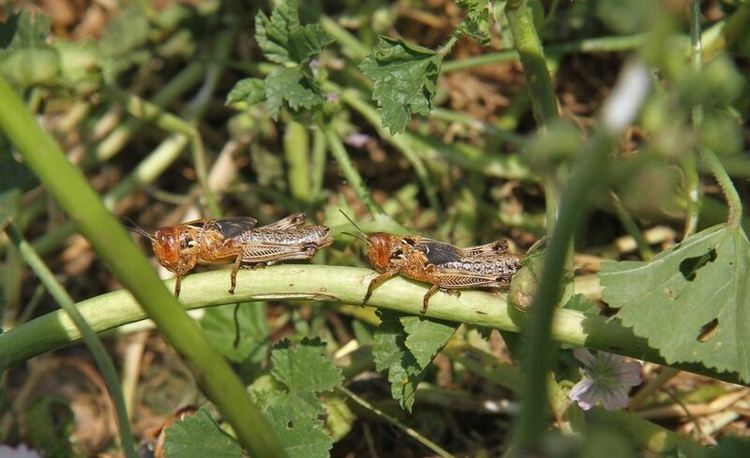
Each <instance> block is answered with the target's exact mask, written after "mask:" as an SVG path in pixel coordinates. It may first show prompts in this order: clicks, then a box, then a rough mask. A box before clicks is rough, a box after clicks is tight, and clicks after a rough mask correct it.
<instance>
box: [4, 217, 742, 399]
mask: <svg viewBox="0 0 750 458" xmlns="http://www.w3.org/2000/svg"><path fill="white" fill-rule="evenodd" d="M350 230H351V229H350ZM365 230H369V228H367V227H366V228H365ZM134 249H135V248H134ZM373 276H375V272H374V271H372V270H370V269H363V268H357V267H340V266H327V265H305V264H284V265H278V266H270V267H267V268H264V269H256V270H241V271H240V272H239V273H238V275H237V290H236V292H235V294H234V295H232V294H229V293H228V292H227V288H228V285H229V270H214V271H210V272H203V273H198V274H193V275H188V276H187V277H186V278H185V279H184V280H183V284H182V293H180V299H181V301H182V303H183V305H184V307H185V308H186V309H194V308H201V307H210V306H216V305H223V304H233V303H236V302H238V301H239V302H245V301H253V300H280V301H300V300H302V301H310V300H311V301H337V302H339V303H343V304H353V305H356V306H358V305H359V304H360V303H361V302H362V297H364V294H365V291H366V290H367V285H368V284H369V281H370V280H371V279H372V278H373ZM165 284H166V286H167V288H168V289H169V288H173V287H174V280H167V281H165ZM426 291H427V288H426V287H425V286H424V285H422V284H419V283H415V282H412V281H408V280H404V279H402V278H400V277H394V278H392V279H390V280H388V281H387V282H384V283H383V284H382V285H381V286H379V287H378V288H377V289H376V290H375V292H373V295H372V299H371V302H369V303H370V304H371V305H372V306H375V307H379V308H386V309H389V310H395V311H397V312H402V313H408V314H413V315H419V309H420V307H421V304H422V298H423V297H424V294H425V292H426ZM76 306H77V307H78V309H79V311H80V312H81V314H82V315H83V316H84V318H85V319H86V321H87V322H88V323H89V325H90V326H91V327H92V328H93V329H94V330H95V331H96V332H104V331H108V330H112V329H115V328H118V327H120V326H123V325H125V324H128V323H133V322H135V321H140V320H143V319H146V318H148V315H147V314H146V313H145V312H144V311H143V309H142V308H141V307H140V306H139V305H138V303H137V302H136V301H135V300H134V299H133V297H132V296H131V295H130V294H129V293H128V292H127V291H125V290H119V291H113V292H111V293H106V294H102V295H100V296H97V297H93V298H91V299H87V300H85V301H82V302H79V303H78V304H77V305H76ZM357 310H359V308H357ZM420 316H421V315H420ZM425 316H429V317H433V318H439V319H443V320H448V321H455V322H461V323H466V324H469V325H474V326H484V327H488V328H492V329H499V330H504V331H510V332H520V331H521V329H522V328H523V327H525V325H526V323H527V321H528V319H529V317H528V316H527V315H526V314H520V315H519V313H518V312H517V311H516V310H515V308H513V307H512V306H510V308H509V305H508V303H507V294H505V293H502V292H495V293H490V292H484V291H471V290H467V291H464V292H463V293H461V296H459V297H456V296H455V295H450V294H445V293H437V294H435V296H433V297H432V299H430V308H429V309H428V310H427V313H426V315H425ZM551 336H552V339H554V340H555V341H556V342H560V343H563V344H566V345H570V346H574V347H583V346H585V347H589V348H593V349H596V350H601V351H607V352H610V353H617V354H622V355H625V356H630V357H632V358H636V359H641V360H645V361H651V362H654V363H657V364H665V361H664V359H663V358H661V357H660V356H659V353H658V351H656V350H654V349H652V348H650V347H649V346H648V342H647V341H646V340H645V339H643V338H640V337H637V336H635V335H634V334H633V331H632V330H631V329H629V328H626V327H624V326H622V325H621V324H620V323H619V322H617V321H614V320H609V319H608V318H606V317H602V316H591V315H585V314H583V313H581V312H577V311H574V310H568V309H558V310H557V311H556V313H555V316H554V318H553V320H552V331H551ZM79 339H80V333H79V332H78V330H77V328H76V327H75V325H74V324H73V323H72V322H71V321H70V319H68V318H67V316H66V315H65V314H64V313H61V312H52V313H48V314H46V315H44V316H41V317H38V318H36V319H34V320H31V321H29V322H27V323H24V324H23V325H21V326H18V327H16V328H14V329H11V330H9V331H8V332H6V333H4V334H0V370H2V369H4V368H7V367H9V366H12V365H15V364H18V363H21V362H23V361H26V360H27V359H29V358H31V357H33V356H36V355H39V354H41V353H44V352H47V351H52V350H55V349H58V348H61V347H64V346H66V345H69V344H71V343H73V342H76V341H78V340H79ZM675 367H678V368H680V369H684V370H687V371H690V372H695V373H700V374H704V375H708V376H710V377H714V378H717V379H720V380H725V381H729V382H731V383H740V382H739V381H738V379H737V378H736V376H734V375H732V374H727V373H716V372H715V371H713V370H710V369H707V368H704V367H702V366H700V365H699V364H695V363H691V364H677V365H675ZM523 383H524V381H522V382H521V385H522V387H523Z"/></svg>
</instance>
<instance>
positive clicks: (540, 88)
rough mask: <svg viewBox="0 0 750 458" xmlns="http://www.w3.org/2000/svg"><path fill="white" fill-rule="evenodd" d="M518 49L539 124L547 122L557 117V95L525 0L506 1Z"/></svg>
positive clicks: (509, 21)
mask: <svg viewBox="0 0 750 458" xmlns="http://www.w3.org/2000/svg"><path fill="white" fill-rule="evenodd" d="M505 15H506V17H507V18H508V24H509V25H510V30H511V32H512V33H513V40H514V41H515V46H516V51H518V55H519V57H520V58H521V64H522V65H523V71H524V73H525V74H526V84H527V86H528V90H529V93H530V94H531V108H532V110H533V112H534V117H535V118H536V122H537V124H539V125H540V126H544V125H546V124H547V123H549V122H550V121H552V120H553V119H556V118H557V115H558V113H557V98H556V97H555V92H554V89H553V87H552V80H551V79H550V76H549V72H548V71H547V61H546V59H545V58H544V51H542V42H541V41H540V40H539V35H537V33H536V29H535V28H534V20H533V18H532V17H531V10H530V9H529V7H528V5H527V4H526V0H511V1H509V2H508V3H507V4H506V5H505Z"/></svg>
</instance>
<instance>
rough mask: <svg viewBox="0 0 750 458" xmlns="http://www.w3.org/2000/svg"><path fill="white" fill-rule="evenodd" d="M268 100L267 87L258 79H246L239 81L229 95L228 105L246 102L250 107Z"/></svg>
mask: <svg viewBox="0 0 750 458" xmlns="http://www.w3.org/2000/svg"><path fill="white" fill-rule="evenodd" d="M265 99H266V93H265V85H264V83H263V80H261V79H258V78H245V79H241V80H239V81H237V83H236V84H235V85H234V87H233V88H232V90H231V91H229V94H227V100H226V105H229V104H230V103H237V102H244V103H246V104H247V105H248V106H252V105H255V104H256V103H259V102H262V101H264V100H265Z"/></svg>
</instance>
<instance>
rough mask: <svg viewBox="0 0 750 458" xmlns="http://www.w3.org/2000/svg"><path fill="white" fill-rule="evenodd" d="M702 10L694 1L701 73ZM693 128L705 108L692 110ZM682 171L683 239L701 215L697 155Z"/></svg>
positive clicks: (696, 67)
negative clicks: (683, 199)
mask: <svg viewBox="0 0 750 458" xmlns="http://www.w3.org/2000/svg"><path fill="white" fill-rule="evenodd" d="M700 16H701V8H700V2H699V1H697V0H693V2H692V7H691V8H690V42H691V47H690V54H691V56H690V60H691V62H692V67H693V71H694V72H699V71H700V70H701V67H702V58H703V45H702V42H701V20H700V19H701V18H700ZM692 119H693V127H694V128H695V129H698V128H700V125H701V124H702V123H703V107H702V106H701V105H696V106H694V107H693V109H692ZM682 170H683V173H684V174H685V193H686V196H685V197H686V199H685V202H686V205H685V230H684V234H683V238H687V237H689V236H690V235H692V234H694V233H695V231H696V229H697V227H698V215H699V213H700V195H701V193H700V177H699V176H698V166H697V161H696V160H695V154H694V153H693V152H690V153H689V154H687V156H686V157H685V158H683V160H682Z"/></svg>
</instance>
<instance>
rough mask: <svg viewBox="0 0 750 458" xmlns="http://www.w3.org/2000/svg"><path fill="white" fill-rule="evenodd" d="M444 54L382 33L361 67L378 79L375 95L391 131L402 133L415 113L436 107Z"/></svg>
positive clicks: (426, 112)
mask: <svg viewBox="0 0 750 458" xmlns="http://www.w3.org/2000/svg"><path fill="white" fill-rule="evenodd" d="M441 63H442V56H440V55H438V54H437V53H436V52H435V51H433V50H431V49H428V48H424V47H422V46H417V45H412V44H408V43H406V42H404V41H402V40H398V39H394V38H388V37H385V36H382V35H381V36H380V37H379V38H378V47H377V48H376V49H375V50H374V51H373V52H372V54H370V55H369V56H368V57H367V58H365V59H364V60H363V61H362V64H361V65H360V66H359V68H360V69H361V70H362V71H363V72H364V73H365V75H367V76H368V77H370V78H371V79H372V80H373V81H374V83H375V84H374V89H373V92H372V98H373V100H375V101H376V102H377V104H378V113H379V114H380V117H381V119H382V122H383V126H385V127H387V128H388V130H390V131H391V133H393V134H395V133H398V132H402V131H403V130H404V129H405V128H406V125H407V124H408V123H409V121H410V120H411V117H412V114H413V113H419V114H423V115H426V114H428V113H429V112H430V109H431V108H432V97H433V96H434V95H435V91H436V89H437V78H438V74H439V73H440V64H441Z"/></svg>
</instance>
